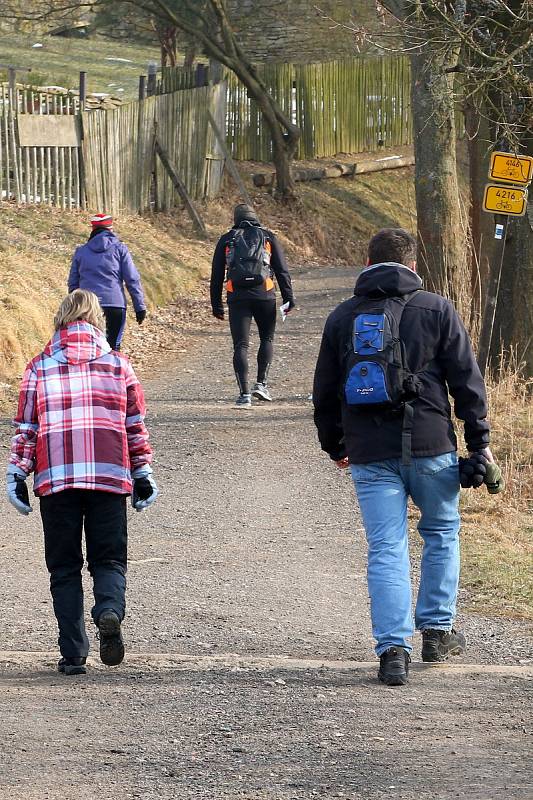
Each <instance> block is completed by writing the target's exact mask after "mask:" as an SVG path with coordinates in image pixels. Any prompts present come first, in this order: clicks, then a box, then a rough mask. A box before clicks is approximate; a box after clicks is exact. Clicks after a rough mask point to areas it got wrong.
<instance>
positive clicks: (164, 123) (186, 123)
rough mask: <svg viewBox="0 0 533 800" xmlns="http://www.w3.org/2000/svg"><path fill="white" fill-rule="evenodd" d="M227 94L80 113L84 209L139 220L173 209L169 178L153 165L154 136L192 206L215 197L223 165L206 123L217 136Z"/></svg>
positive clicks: (220, 88)
mask: <svg viewBox="0 0 533 800" xmlns="http://www.w3.org/2000/svg"><path fill="white" fill-rule="evenodd" d="M225 94H226V86H225V84H218V85H217V86H206V87H203V88H199V89H190V90H183V91H177V92H173V93H172V94H166V95H160V96H153V97H148V98H146V99H144V100H140V101H138V102H133V103H128V104H126V105H123V106H121V107H119V108H116V109H111V110H107V111H91V112H86V113H83V114H82V119H83V131H84V138H83V154H84V164H85V172H86V180H85V187H86V194H87V204H88V206H89V207H91V208H105V209H107V210H110V211H112V212H113V213H118V212H119V211H123V210H129V211H133V212H140V213H142V212H143V211H146V210H148V209H149V208H153V209H155V210H160V211H164V210H168V209H170V208H172V207H173V206H175V205H176V204H178V203H179V198H178V197H177V195H176V190H175V188H174V185H173V184H172V181H171V179H170V177H169V176H168V175H167V173H166V172H165V171H164V170H163V169H162V168H161V164H160V163H156V160H155V150H154V137H155V136H157V139H158V141H159V143H160V144H161V145H162V146H163V147H164V149H165V150H166V152H167V154H168V156H169V157H170V159H171V161H172V162H173V163H174V165H175V167H176V169H177V172H178V173H179V176H180V178H181V180H182V182H183V184H184V185H185V188H186V190H187V193H188V194H189V196H190V197H191V198H192V199H194V200H203V199H205V198H210V197H214V196H216V195H217V194H218V191H219V189H220V184H221V179H222V172H223V168H224V159H223V155H222V153H221V152H220V149H219V145H218V143H217V141H216V138H215V136H214V133H213V131H212V128H211V126H210V124H209V119H208V115H209V112H211V114H212V115H213V116H214V117H215V119H217V120H219V122H220V123H221V124H222V130H223V122H224V117H225Z"/></svg>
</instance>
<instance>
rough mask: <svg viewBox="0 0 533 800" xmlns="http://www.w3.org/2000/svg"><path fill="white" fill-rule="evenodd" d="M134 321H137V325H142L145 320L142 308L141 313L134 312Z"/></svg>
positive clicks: (144, 310)
mask: <svg viewBox="0 0 533 800" xmlns="http://www.w3.org/2000/svg"><path fill="white" fill-rule="evenodd" d="M135 319H136V320H137V322H138V323H139V325H142V324H143V322H144V320H145V319H146V309H145V308H143V310H142V311H136V312H135Z"/></svg>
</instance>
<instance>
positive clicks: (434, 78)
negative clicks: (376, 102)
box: [411, 45, 469, 311]
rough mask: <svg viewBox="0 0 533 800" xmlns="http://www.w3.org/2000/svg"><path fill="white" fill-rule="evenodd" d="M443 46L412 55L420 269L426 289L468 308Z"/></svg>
mask: <svg viewBox="0 0 533 800" xmlns="http://www.w3.org/2000/svg"><path fill="white" fill-rule="evenodd" d="M440 52H441V47H440V46H438V45H435V48H434V49H433V48H431V46H428V47H425V48H424V52H418V53H415V54H414V55H412V56H411V70H412V76H411V80H412V93H411V94H412V106H413V125H414V142H415V160H416V166H415V175H416V208H417V218H418V244H419V251H418V263H419V272H420V274H421V277H422V278H423V279H424V282H425V285H426V287H427V288H428V289H429V290H430V291H436V292H439V293H441V294H444V295H446V296H447V297H450V298H451V299H452V300H453V301H454V303H456V305H457V306H458V308H459V310H460V311H462V310H466V307H467V303H466V299H467V298H465V297H464V295H465V292H464V288H465V281H468V280H469V278H468V267H467V264H466V248H465V231H464V225H463V221H462V219H461V210H460V198H459V187H458V183H457V161H456V152H455V148H456V136H455V108H454V99H453V77H452V76H451V75H450V74H447V73H446V72H445V69H446V67H447V63H446V61H445V60H444V59H443V58H442V57H441V56H440Z"/></svg>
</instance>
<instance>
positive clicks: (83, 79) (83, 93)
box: [80, 72, 87, 111]
mask: <svg viewBox="0 0 533 800" xmlns="http://www.w3.org/2000/svg"><path fill="white" fill-rule="evenodd" d="M86 100H87V73H86V72H80V111H85V101H86Z"/></svg>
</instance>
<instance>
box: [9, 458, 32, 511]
mask: <svg viewBox="0 0 533 800" xmlns="http://www.w3.org/2000/svg"><path fill="white" fill-rule="evenodd" d="M27 477H28V476H27V475H26V473H25V472H24V470H22V469H21V468H20V467H16V466H15V465H14V464H9V466H8V468H7V473H6V485H7V497H8V500H9V502H10V503H11V505H12V506H13V507H14V508H16V509H17V511H18V512H19V514H23V515H24V516H25V517H27V516H28V514H29V513H30V512H31V511H33V508H32V507H31V506H30V497H29V494H28V487H27V486H26V478H27Z"/></svg>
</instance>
